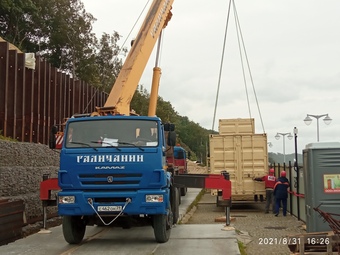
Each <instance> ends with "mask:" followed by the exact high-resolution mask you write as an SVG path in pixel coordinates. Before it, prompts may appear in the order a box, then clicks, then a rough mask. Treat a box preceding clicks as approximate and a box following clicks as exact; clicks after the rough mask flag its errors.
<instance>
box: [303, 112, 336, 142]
mask: <svg viewBox="0 0 340 255" xmlns="http://www.w3.org/2000/svg"><path fill="white" fill-rule="evenodd" d="M311 117H313V118H315V119H316V137H317V141H319V119H320V118H322V117H325V118H324V119H323V121H324V122H325V124H326V125H329V124H331V122H332V119H331V118H330V117H329V116H328V114H321V115H313V114H307V117H306V118H305V119H304V120H303V121H304V122H305V124H306V125H307V126H309V125H310V124H311V123H312V119H311Z"/></svg>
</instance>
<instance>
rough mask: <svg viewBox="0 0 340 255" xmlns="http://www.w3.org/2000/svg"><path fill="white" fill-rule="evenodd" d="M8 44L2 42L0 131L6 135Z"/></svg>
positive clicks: (0, 60)
mask: <svg viewBox="0 0 340 255" xmlns="http://www.w3.org/2000/svg"><path fill="white" fill-rule="evenodd" d="M8 48H9V46H8V43H7V42H0V130H2V134H4V135H6V105H7V104H6V103H7V102H6V100H7V99H6V93H7V86H8V67H9V66H8Z"/></svg>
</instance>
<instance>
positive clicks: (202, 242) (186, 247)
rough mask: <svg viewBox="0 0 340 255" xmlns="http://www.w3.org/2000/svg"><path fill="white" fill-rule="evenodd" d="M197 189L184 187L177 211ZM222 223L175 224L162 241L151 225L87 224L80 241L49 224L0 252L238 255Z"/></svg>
mask: <svg viewBox="0 0 340 255" xmlns="http://www.w3.org/2000/svg"><path fill="white" fill-rule="evenodd" d="M199 192H200V189H188V193H187V195H186V196H185V197H182V203H181V206H180V215H181V217H183V216H184V215H185V213H186V210H187V208H188V207H189V206H190V204H191V203H192V202H193V201H194V200H195V198H196V196H197V195H198V193H199ZM223 227H224V224H222V223H221V224H190V225H187V224H179V225H177V226H175V227H174V228H173V229H172V233H171V238H170V240H169V241H168V242H167V243H165V244H159V243H157V242H155V239H154V233H153V229H152V228H151V227H139V228H131V229H121V228H110V227H98V226H94V227H87V229H86V234H85V239H84V241H83V242H82V243H81V244H80V245H69V244H67V243H66V242H65V240H64V237H63V234H62V230H61V227H60V226H58V227H54V228H51V229H50V230H51V233H49V234H39V233H37V234H34V235H31V236H29V237H27V238H24V239H21V240H18V241H16V242H14V243H10V244H8V245H4V246H0V254H15V255H17V254H22V255H23V254H25V255H30V254H32V255H66V254H67V255H69V254H72V255H78V254H81V255H87V254H91V255H92V254H115V255H118V254H124V255H129V254H131V255H132V254H133V255H150V254H155V255H160V254H164V255H166V254H171V255H173V254H176V255H177V254H178V255H182V254H183V255H184V254H185V255H188V254H195V255H206V254H214V255H220V254H221V255H222V254H223V255H225V254H231V255H239V254H240V252H239V249H238V244H237V235H236V233H235V231H233V230H229V231H224V230H223Z"/></svg>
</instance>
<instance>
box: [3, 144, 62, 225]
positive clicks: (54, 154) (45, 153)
mask: <svg viewBox="0 0 340 255" xmlns="http://www.w3.org/2000/svg"><path fill="white" fill-rule="evenodd" d="M58 168H59V151H54V150H51V149H49V148H48V146H47V145H43V144H34V143H22V142H10V141H5V140H0V199H4V198H8V199H10V200H19V199H22V200H23V201H24V204H25V216H26V219H27V220H30V219H35V218H38V217H41V216H42V213H43V210H42V203H41V201H40V193H39V191H40V182H41V181H42V176H43V174H49V175H50V177H57V173H58ZM55 212H57V208H56V207H49V208H48V213H55Z"/></svg>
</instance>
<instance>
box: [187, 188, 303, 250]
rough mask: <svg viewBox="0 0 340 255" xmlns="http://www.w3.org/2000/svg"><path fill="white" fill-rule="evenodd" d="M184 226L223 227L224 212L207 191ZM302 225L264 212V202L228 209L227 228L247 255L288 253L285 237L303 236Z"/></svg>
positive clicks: (293, 218) (293, 219) (236, 205)
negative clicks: (228, 223)
mask: <svg viewBox="0 0 340 255" xmlns="http://www.w3.org/2000/svg"><path fill="white" fill-rule="evenodd" d="M192 213H193V214H192V216H191V218H190V219H189V220H188V222H185V224H214V223H216V224H225V211H224V208H223V207H217V206H216V201H215V197H213V196H211V195H210V192H207V193H205V194H204V196H203V197H202V199H201V200H200V202H199V203H198V204H197V206H196V207H195V208H194V209H193V212H192ZM303 224H304V223H303V222H301V221H298V220H297V219H296V218H295V217H294V216H290V215H289V214H288V216H287V217H283V216H282V213H281V215H279V216H278V217H275V216H274V215H273V214H265V213H264V203H260V202H259V203H247V204H237V203H236V202H235V203H234V204H233V205H232V208H231V226H232V227H234V228H235V230H236V233H238V234H239V241H241V242H242V243H243V244H244V245H245V246H246V253H247V255H266V254H284V255H286V254H291V253H290V250H289V248H288V245H286V244H278V243H279V242H281V243H282V242H284V241H287V239H286V238H285V237H287V236H288V235H298V234H302V233H305V230H304V228H303Z"/></svg>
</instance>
